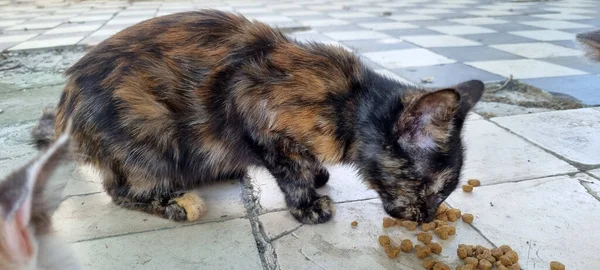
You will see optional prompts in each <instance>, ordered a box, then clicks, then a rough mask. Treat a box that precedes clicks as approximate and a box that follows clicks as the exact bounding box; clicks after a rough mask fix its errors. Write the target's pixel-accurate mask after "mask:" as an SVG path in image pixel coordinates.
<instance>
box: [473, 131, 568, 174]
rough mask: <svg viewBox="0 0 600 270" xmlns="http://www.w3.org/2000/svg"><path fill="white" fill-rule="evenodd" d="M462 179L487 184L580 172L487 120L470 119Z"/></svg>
mask: <svg viewBox="0 0 600 270" xmlns="http://www.w3.org/2000/svg"><path fill="white" fill-rule="evenodd" d="M463 137H464V142H465V144H466V145H465V148H466V150H467V151H466V157H465V166H464V170H463V174H462V175H463V177H462V180H463V181H466V180H467V179H469V178H477V179H480V180H481V181H482V184H483V185H488V184H497V183H504V182H512V181H516V180H522V179H532V178H538V177H543V176H547V175H555V174H563V173H572V172H577V169H576V168H575V167H573V166H571V165H569V164H568V163H566V162H564V161H562V160H560V159H558V158H556V157H554V156H552V155H551V154H549V153H546V152H545V151H543V150H541V149H539V148H537V147H535V146H533V145H531V144H530V143H528V142H526V141H525V140H523V139H521V138H519V137H518V136H516V135H513V134H510V133H509V132H507V131H505V130H504V129H502V128H500V127H498V126H496V125H494V124H492V123H490V122H488V121H485V120H476V121H469V122H467V123H466V127H465V133H464V135H463Z"/></svg>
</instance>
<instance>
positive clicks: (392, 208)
mask: <svg viewBox="0 0 600 270" xmlns="http://www.w3.org/2000/svg"><path fill="white" fill-rule="evenodd" d="M383 207H384V209H385V212H387V213H388V215H390V216H392V217H394V218H397V219H402V220H410V221H416V222H418V223H424V222H431V221H433V219H434V218H435V215H427V214H424V212H422V211H420V209H419V207H416V206H396V205H395V204H393V203H384V204H383Z"/></svg>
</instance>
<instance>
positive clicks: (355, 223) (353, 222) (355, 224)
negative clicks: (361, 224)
mask: <svg viewBox="0 0 600 270" xmlns="http://www.w3.org/2000/svg"><path fill="white" fill-rule="evenodd" d="M350 226H352V227H356V226H358V221H356V220H355V221H352V223H350Z"/></svg>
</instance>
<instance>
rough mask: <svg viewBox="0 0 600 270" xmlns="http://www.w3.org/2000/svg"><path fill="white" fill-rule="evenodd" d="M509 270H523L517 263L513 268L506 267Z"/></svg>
mask: <svg viewBox="0 0 600 270" xmlns="http://www.w3.org/2000/svg"><path fill="white" fill-rule="evenodd" d="M506 268H507V269H508V270H521V266H520V265H519V264H518V263H515V264H513V265H511V266H507V267H506Z"/></svg>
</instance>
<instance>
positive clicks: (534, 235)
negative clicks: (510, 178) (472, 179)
mask: <svg viewBox="0 0 600 270" xmlns="http://www.w3.org/2000/svg"><path fill="white" fill-rule="evenodd" d="M580 181H589V182H593V183H594V185H596V184H600V182H598V181H597V180H595V179H592V178H591V177H589V176H587V175H584V174H578V175H576V176H573V177H570V176H557V177H549V178H542V179H538V180H532V181H523V182H518V183H504V184H499V185H493V186H487V187H477V188H475V190H474V191H473V192H472V193H464V192H456V193H454V194H452V195H451V196H450V198H449V199H448V200H447V202H448V203H449V204H450V205H451V206H452V207H457V208H460V209H462V210H463V212H465V211H466V212H470V213H473V214H474V215H475V221H474V222H473V225H474V226H475V227H476V228H477V229H478V230H479V231H481V233H482V235H484V236H485V237H486V238H487V239H489V240H490V241H492V242H493V243H494V244H496V245H503V244H508V245H510V246H511V247H512V248H513V249H515V250H516V251H517V253H518V254H519V257H520V259H519V262H520V265H521V267H522V268H524V269H528V270H529V269H548V264H549V262H550V261H553V260H558V261H561V262H562V263H564V264H565V265H568V268H569V269H595V268H597V266H598V265H600V258H599V257H598V256H597V254H596V253H595V251H598V250H600V235H599V234H596V233H590V232H592V231H595V230H596V225H595V224H597V223H598V222H600V204H599V203H598V199H597V198H594V197H593V196H592V195H590V194H589V193H588V192H587V190H586V188H585V187H584V186H583V185H582V184H581V183H580ZM582 246H584V247H585V249H587V250H594V252H579V251H581V247H582Z"/></svg>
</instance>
